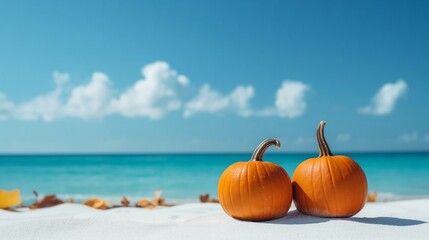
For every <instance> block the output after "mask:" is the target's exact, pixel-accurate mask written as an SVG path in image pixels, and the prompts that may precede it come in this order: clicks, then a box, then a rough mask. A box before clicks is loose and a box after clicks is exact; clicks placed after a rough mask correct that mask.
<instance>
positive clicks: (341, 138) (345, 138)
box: [337, 133, 351, 142]
mask: <svg viewBox="0 0 429 240" xmlns="http://www.w3.org/2000/svg"><path fill="white" fill-rule="evenodd" d="M350 139H351V135H350V133H340V134H338V135H337V140H338V141H340V142H347V141H349V140H350Z"/></svg>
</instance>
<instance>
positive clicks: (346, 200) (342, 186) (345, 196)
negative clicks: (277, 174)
mask: <svg viewBox="0 0 429 240" xmlns="http://www.w3.org/2000/svg"><path fill="white" fill-rule="evenodd" d="M325 124H326V122H324V121H322V122H320V124H319V126H318V128H317V143H318V145H319V157H317V158H310V159H307V160H305V161H304V162H302V163H301V164H299V165H298V167H297V168H296V170H295V172H294V174H293V177H292V188H293V196H294V203H295V206H296V208H297V209H298V210H299V211H300V212H301V213H304V214H307V215H312V216H317V217H350V216H353V215H355V214H356V213H358V212H359V211H360V210H361V209H362V208H363V206H364V205H365V202H366V199H367V194H368V184H367V180H366V176H365V173H364V172H363V170H362V168H360V166H359V165H358V164H357V163H356V162H355V161H353V160H352V159H351V158H349V157H347V156H334V155H333V154H332V152H331V150H330V148H329V146H328V144H327V142H326V139H325V136H324V127H325Z"/></svg>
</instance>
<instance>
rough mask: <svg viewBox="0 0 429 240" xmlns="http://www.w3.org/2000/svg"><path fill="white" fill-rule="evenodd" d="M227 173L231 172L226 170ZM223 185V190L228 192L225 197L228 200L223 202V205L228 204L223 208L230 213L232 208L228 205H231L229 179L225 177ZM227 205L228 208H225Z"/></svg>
mask: <svg viewBox="0 0 429 240" xmlns="http://www.w3.org/2000/svg"><path fill="white" fill-rule="evenodd" d="M227 171H231V170H228V169H227ZM224 185H225V189H227V190H228V194H227V195H226V196H225V197H226V198H228V200H229V201H225V203H224V204H226V203H228V204H226V205H225V208H226V209H229V210H230V211H228V212H231V211H232V208H233V207H232V206H231V205H230V204H229V203H231V181H230V178H229V177H225V182H224ZM227 205H229V206H227ZM229 215H230V214H229Z"/></svg>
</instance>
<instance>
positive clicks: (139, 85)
mask: <svg viewBox="0 0 429 240" xmlns="http://www.w3.org/2000/svg"><path fill="white" fill-rule="evenodd" d="M142 76H143V78H142V79H141V80H138V81H136V82H135V83H134V84H133V85H132V86H131V87H129V88H128V89H126V90H124V91H123V92H120V91H117V90H115V89H114V88H113V83H112V81H110V79H109V77H108V76H107V75H106V74H104V73H101V72H96V73H94V74H93V75H92V77H91V79H90V80H89V82H88V83H86V84H82V85H79V86H75V87H67V88H65V87H64V86H65V85H66V84H68V82H69V81H70V75H69V74H68V73H60V72H58V71H55V72H54V73H53V79H54V82H55V89H54V90H52V91H51V92H48V93H46V94H42V95H39V96H36V97H34V98H33V99H31V100H29V101H26V102H23V103H20V104H17V105H16V104H14V103H12V102H10V101H9V100H8V99H7V98H6V96H5V95H4V94H2V93H0V119H5V118H8V117H13V118H16V119H20V120H39V119H41V120H44V121H47V122H50V121H53V120H56V119H60V118H65V117H75V118H81V119H90V118H101V117H104V116H107V115H112V114H118V115H122V116H125V117H146V118H150V119H160V118H162V117H164V116H166V115H167V114H168V113H169V112H172V111H179V110H183V116H184V117H185V118H188V117H191V116H193V115H196V114H198V113H203V112H205V113H216V112H220V111H230V112H234V113H236V114H237V115H239V116H241V117H250V116H278V117H289V118H294V117H297V116H300V115H302V114H303V113H304V112H305V110H306V102H305V93H306V92H307V91H308V89H309V87H308V86H307V85H306V84H304V83H302V82H299V81H288V80H286V81H284V82H283V83H282V85H281V87H280V88H279V89H278V90H277V92H276V95H275V96H276V97H275V102H274V104H273V106H272V107H267V108H265V109H263V110H254V109H252V108H251V106H250V101H251V99H252V98H253V97H254V95H255V90H254V88H253V86H237V87H236V88H235V89H234V90H233V91H231V92H230V93H227V94H222V93H220V92H218V91H215V90H213V89H212V88H211V87H210V85H208V84H204V85H203V86H202V87H201V88H200V89H199V92H198V93H197V95H196V96H195V97H194V98H192V99H190V100H188V101H187V102H186V103H185V104H184V103H183V102H184V99H185V97H184V95H185V94H184V93H185V91H186V89H187V88H188V86H189V84H190V81H189V79H188V78H187V77H186V76H184V75H181V74H179V73H177V72H176V71H175V70H174V69H172V68H171V67H170V66H169V65H168V63H166V62H161V61H158V62H154V63H151V64H148V65H146V66H144V67H143V68H142ZM66 89H68V90H69V91H65V90H66Z"/></svg>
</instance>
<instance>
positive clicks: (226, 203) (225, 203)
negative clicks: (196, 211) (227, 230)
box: [218, 178, 229, 209]
mask: <svg viewBox="0 0 429 240" xmlns="http://www.w3.org/2000/svg"><path fill="white" fill-rule="evenodd" d="M221 180H222V185H223V186H222V189H228V192H229V186H228V188H227V185H226V183H227V182H228V179H223V178H221ZM221 194H222V196H223V195H225V193H221V191H220V192H219V194H218V195H219V199H222V197H221ZM219 201H220V200H219ZM222 204H224V205H225V208H226V209H229V206H228V205H229V201H224V202H223V203H222Z"/></svg>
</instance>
